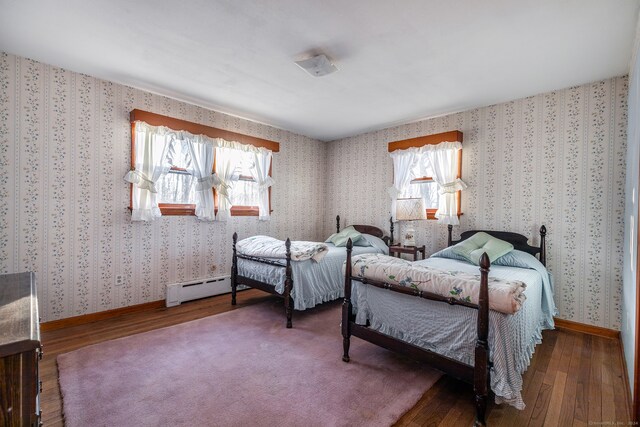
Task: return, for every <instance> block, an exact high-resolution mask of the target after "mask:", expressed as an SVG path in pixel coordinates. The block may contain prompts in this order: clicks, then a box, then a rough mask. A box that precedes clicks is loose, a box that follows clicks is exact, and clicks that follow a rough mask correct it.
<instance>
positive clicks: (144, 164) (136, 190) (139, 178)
mask: <svg viewBox="0 0 640 427" xmlns="http://www.w3.org/2000/svg"><path fill="white" fill-rule="evenodd" d="M165 129H166V128H164V129H156V128H155V126H149V125H147V124H146V123H136V126H135V139H134V141H135V142H134V150H135V153H136V156H135V169H134V170H131V171H129V172H127V174H126V175H125V177H124V179H125V181H127V182H130V183H132V184H133V195H132V206H131V207H132V209H133V211H132V212H131V220H132V221H151V220H153V219H155V218H159V217H160V216H162V214H161V213H160V209H159V208H158V200H157V195H158V192H157V190H156V186H155V184H156V182H157V181H158V179H159V178H160V177H161V176H162V175H164V174H165V173H167V172H168V171H169V169H170V168H171V164H170V163H169V149H170V147H171V143H172V141H173V138H174V133H173V132H166V131H165Z"/></svg>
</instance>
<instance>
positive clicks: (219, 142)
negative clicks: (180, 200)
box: [124, 122, 274, 221]
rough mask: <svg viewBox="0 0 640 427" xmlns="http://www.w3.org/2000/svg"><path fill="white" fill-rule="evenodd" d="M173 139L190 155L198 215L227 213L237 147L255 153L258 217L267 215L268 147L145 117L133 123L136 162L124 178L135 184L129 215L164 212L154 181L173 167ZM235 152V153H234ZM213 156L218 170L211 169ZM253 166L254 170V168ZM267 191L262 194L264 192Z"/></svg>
mask: <svg viewBox="0 0 640 427" xmlns="http://www.w3.org/2000/svg"><path fill="white" fill-rule="evenodd" d="M177 143H186V145H188V147H189V148H188V155H189V156H190V159H189V163H188V166H187V171H188V172H189V173H190V174H192V175H193V177H194V178H195V179H196V184H195V191H196V216H197V217H198V219H201V220H209V221H212V220H214V219H215V220H218V221H225V220H226V219H228V218H229V216H230V211H231V202H230V200H229V191H230V190H231V188H232V185H233V182H234V181H237V180H238V175H239V174H238V170H237V169H238V161H237V157H238V156H237V151H238V150H240V151H245V152H247V151H248V152H251V153H254V154H255V156H256V168H255V169H256V170H255V174H254V176H253V177H254V179H255V180H256V182H257V184H258V187H259V188H260V190H259V191H260V205H259V208H260V219H261V220H268V219H269V217H270V214H269V196H268V188H269V186H271V185H273V183H274V181H273V179H272V178H271V177H270V176H269V175H268V174H269V168H270V166H271V155H272V154H271V151H269V150H267V149H265V148H259V147H254V146H252V145H245V144H240V143H238V142H234V141H226V140H223V139H221V138H209V137H207V136H204V135H192V134H190V133H189V132H184V131H179V132H178V131H173V130H171V129H169V128H167V127H164V126H151V125H148V124H146V123H144V122H136V123H135V139H134V150H135V155H136V157H135V167H134V170H131V171H129V172H127V174H126V175H125V177H124V179H125V181H127V182H130V183H132V184H133V203H132V209H133V212H132V216H131V219H132V221H151V220H153V219H155V218H158V217H160V216H162V213H161V212H160V209H159V208H158V198H157V194H158V192H157V190H156V187H155V183H156V182H157V181H158V179H159V178H160V177H161V176H163V175H165V174H166V173H167V172H168V171H169V169H170V168H171V162H170V160H171V153H172V146H173V145H174V144H177ZM234 152H235V153H236V155H235V156H234ZM214 158H215V159H216V171H215V173H213V174H212V173H211V171H212V170H213V163H214ZM253 172H254V171H253V170H252V174H253ZM212 187H215V189H216V191H217V192H218V196H219V199H218V202H219V203H218V215H217V216H216V215H215V207H214V201H213V192H212V191H211V188H212ZM265 194H266V196H264V195H265Z"/></svg>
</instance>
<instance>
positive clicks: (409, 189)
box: [389, 131, 466, 224]
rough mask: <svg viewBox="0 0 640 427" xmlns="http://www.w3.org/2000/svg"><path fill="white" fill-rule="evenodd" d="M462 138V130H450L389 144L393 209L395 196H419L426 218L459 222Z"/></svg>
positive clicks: (462, 185)
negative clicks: (391, 160) (391, 162)
mask: <svg viewBox="0 0 640 427" xmlns="http://www.w3.org/2000/svg"><path fill="white" fill-rule="evenodd" d="M448 141H454V142H448ZM461 141H462V133H461V132H459V131H452V132H445V133H442V134H437V135H429V136H425V137H419V138H413V139H409V140H404V141H396V142H392V143H389V152H390V154H391V157H392V158H393V164H394V184H393V187H391V189H390V194H391V195H392V211H393V210H394V209H395V206H396V204H395V201H396V200H397V199H398V198H402V199H404V198H422V199H423V202H424V204H425V207H426V210H427V212H426V213H427V219H439V220H440V222H445V223H448V224H449V223H451V224H458V223H459V221H458V217H459V216H460V215H462V212H461V210H460V195H461V192H460V190H461V189H463V188H465V187H466V184H464V182H462V180H461V179H460V177H461V172H462V171H461V167H462V145H461ZM441 193H442V194H441ZM392 213H393V212H392ZM394 218H395V215H394Z"/></svg>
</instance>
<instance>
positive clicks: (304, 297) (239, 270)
mask: <svg viewBox="0 0 640 427" xmlns="http://www.w3.org/2000/svg"><path fill="white" fill-rule="evenodd" d="M352 227H353V228H354V229H355V230H357V231H358V232H359V233H361V234H362V235H363V238H362V239H364V240H362V244H363V245H364V244H365V243H366V244H368V246H358V247H357V249H353V250H356V251H357V252H358V253H387V252H388V245H389V238H388V237H386V236H385V235H384V232H383V231H382V230H381V229H380V228H378V227H376V226H373V225H359V224H356V225H353V226H352ZM339 232H340V216H337V217H336V233H339ZM365 240H366V242H365ZM281 243H282V246H283V248H284V251H282V255H283V256H282V258H280V259H274V258H266V257H261V256H255V255H253V254H251V253H241V252H242V251H241V250H240V249H239V246H241V245H240V243H239V241H238V234H237V233H234V234H233V259H232V266H231V304H233V305H235V304H236V298H237V296H236V293H237V288H238V286H239V285H244V286H248V287H251V288H256V289H260V290H263V291H265V292H269V293H271V294H274V295H277V296H280V297H282V298H283V299H284V308H285V315H286V326H287V328H291V326H292V321H291V319H292V315H293V310H294V309H296V310H305V309H307V308H311V307H313V306H315V305H317V304H320V303H322V302H326V301H331V300H335V299H338V298H342V297H343V296H344V288H343V282H344V274H343V272H342V265H343V263H344V260H345V257H346V247H344V246H343V247H336V246H334V245H333V244H332V243H330V242H323V245H326V247H327V252H326V255H324V257H323V258H322V260H321V261H320V262H316V261H314V260H313V259H308V260H304V261H294V260H293V259H292V241H291V240H290V239H287V240H286V241H283V242H281ZM293 244H294V245H295V242H293ZM318 244H320V243H318Z"/></svg>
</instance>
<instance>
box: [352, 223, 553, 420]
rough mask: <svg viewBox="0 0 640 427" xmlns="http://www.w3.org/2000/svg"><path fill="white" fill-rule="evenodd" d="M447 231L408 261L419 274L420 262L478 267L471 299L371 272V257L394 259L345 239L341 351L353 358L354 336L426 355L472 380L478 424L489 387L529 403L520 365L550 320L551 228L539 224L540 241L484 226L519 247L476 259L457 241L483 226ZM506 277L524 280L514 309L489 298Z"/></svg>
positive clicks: (453, 268)
mask: <svg viewBox="0 0 640 427" xmlns="http://www.w3.org/2000/svg"><path fill="white" fill-rule="evenodd" d="M448 231H449V237H448V245H449V247H447V248H445V249H444V250H442V251H440V252H438V253H436V254H434V255H433V256H432V257H430V258H428V259H427V260H421V261H416V262H413V263H410V262H408V261H404V263H406V269H407V277H408V276H409V275H413V276H414V277H415V275H416V272H417V271H418V270H421V271H422V270H423V269H426V270H429V269H431V270H429V271H433V270H436V269H437V270H441V272H444V274H445V275H446V274H451V275H455V274H468V275H469V276H471V275H476V276H475V277H476V281H477V282H476V283H475V285H474V286H475V287H474V289H477V291H474V292H475V294H473V297H474V298H473V299H469V298H468V297H467V298H465V299H462V298H459V297H458V296H457V295H456V293H455V292H451V295H448V296H444V295H443V294H442V293H440V294H435V293H432V292H428V291H424V290H423V289H422V288H419V287H418V286H415V285H414V284H413V283H402V280H403V279H402V278H401V277H397V276H389V279H392V278H393V280H388V279H387V280H385V281H382V280H375V279H371V278H370V277H367V274H368V273H366V272H368V271H373V270H375V265H373V264H372V263H375V262H377V263H380V264H382V263H389V262H391V261H390V260H389V259H388V257H380V256H367V255H364V256H352V253H351V249H352V247H350V245H347V251H346V252H347V253H346V257H347V262H346V266H345V269H346V272H345V282H344V287H345V291H344V294H345V296H344V302H343V311H342V336H343V346H344V349H343V350H344V352H343V357H342V358H343V360H344V361H345V362H349V360H350V355H349V347H350V339H351V337H352V336H356V337H359V338H362V339H364V340H366V341H369V342H371V343H373V344H376V345H379V346H382V347H385V348H387V349H390V350H393V351H397V352H399V353H403V354H405V355H407V356H410V357H412V358H415V359H417V360H420V361H422V362H425V363H428V364H430V365H432V366H433V367H435V368H436V369H439V370H441V371H443V372H445V373H447V374H449V375H451V376H453V377H456V378H458V379H460V380H462V381H465V382H468V383H470V384H472V385H473V388H474V391H475V401H476V425H485V413H486V407H487V401H488V396H489V390H492V391H493V392H494V395H495V397H496V402H498V403H502V402H504V403H507V404H510V405H512V406H515V407H517V408H519V409H522V408H523V407H524V401H523V400H522V396H521V394H520V391H521V388H522V373H523V372H524V370H525V369H526V367H527V366H528V364H529V359H530V357H531V355H532V354H533V349H534V347H535V345H536V344H537V343H539V342H540V339H541V336H542V335H541V331H542V329H549V328H553V314H555V313H554V312H555V305H554V304H553V291H552V289H551V283H550V279H549V276H548V272H547V271H546V268H545V267H544V264H545V262H546V248H545V245H546V243H545V236H546V229H545V227H544V226H542V227H541V228H540V245H539V246H534V245H529V244H528V242H527V238H526V237H525V236H523V235H521V234H518V233H512V232H506V231H491V230H490V231H484V232H486V233H487V234H490V235H492V236H494V237H497V238H499V239H501V240H504V241H507V242H509V243H511V244H512V245H513V246H514V250H513V251H511V252H509V253H508V254H506V255H504V256H503V257H500V258H497V259H496V260H494V263H493V264H491V263H490V261H489V257H488V256H487V254H486V253H485V254H484V255H483V256H482V258H481V259H480V262H479V266H477V265H473V264H471V263H469V262H466V261H463V260H461V259H456V258H457V257H458V255H456V252H455V249H454V248H453V246H452V245H455V244H457V243H460V242H462V241H464V240H466V239H468V238H469V237H471V236H472V235H474V234H475V233H477V232H479V231H480V230H471V231H466V232H463V233H462V235H461V238H460V239H459V240H453V237H452V227H451V226H449V227H448ZM536 255H538V256H539V260H538V259H537V258H535V256H536ZM366 260H368V261H366ZM396 262H400V260H398V261H396ZM367 263H368V264H367ZM354 265H355V266H354ZM363 266H366V268H363ZM370 267H372V268H370ZM490 270H491V272H490ZM385 271H386V270H385ZM545 274H546V276H545ZM506 278H508V279H509V280H513V281H514V283H520V285H521V284H522V283H525V284H526V286H527V287H526V290H525V291H524V295H525V296H526V299H525V300H524V302H523V304H522V306H521V307H520V308H519V310H518V311H516V312H514V313H513V314H505V313H502V312H497V311H495V310H494V309H493V308H492V309H490V303H491V302H494V303H495V297H494V298H493V299H492V301H490V299H489V295H490V291H489V288H490V285H489V284H490V283H492V285H491V286H495V285H494V284H493V282H495V281H496V280H507V279H506ZM411 280H416V279H409V282H411ZM492 289H493V288H492ZM520 289H522V287H521V288H520ZM494 290H495V289H494ZM492 295H495V293H493V291H492ZM473 301H477V302H473ZM492 307H493V306H492ZM354 308H355V310H354ZM490 329H491V330H492V333H491V334H490V333H489V330H490ZM534 403H535V402H527V404H534Z"/></svg>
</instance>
